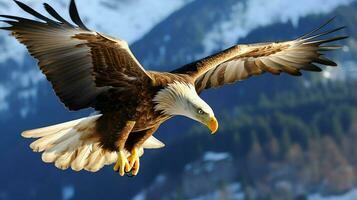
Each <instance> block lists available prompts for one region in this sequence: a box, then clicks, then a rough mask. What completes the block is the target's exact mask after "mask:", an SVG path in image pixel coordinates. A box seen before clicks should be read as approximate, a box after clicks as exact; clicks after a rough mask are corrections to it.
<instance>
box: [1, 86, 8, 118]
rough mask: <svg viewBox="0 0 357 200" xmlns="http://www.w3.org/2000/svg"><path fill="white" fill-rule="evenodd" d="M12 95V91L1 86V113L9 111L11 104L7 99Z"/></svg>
mask: <svg viewBox="0 0 357 200" xmlns="http://www.w3.org/2000/svg"><path fill="white" fill-rule="evenodd" d="M9 94H10V90H9V89H8V88H7V87H6V86H4V85H0V111H1V112H3V111H7V110H8V109H9V103H8V102H7V97H8V96H9Z"/></svg>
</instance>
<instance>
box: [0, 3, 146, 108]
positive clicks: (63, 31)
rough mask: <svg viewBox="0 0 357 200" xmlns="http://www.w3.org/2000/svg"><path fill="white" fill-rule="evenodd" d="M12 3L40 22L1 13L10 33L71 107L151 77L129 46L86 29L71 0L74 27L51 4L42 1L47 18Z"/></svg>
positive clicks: (132, 89)
mask: <svg viewBox="0 0 357 200" xmlns="http://www.w3.org/2000/svg"><path fill="white" fill-rule="evenodd" d="M15 2H16V3H17V4H18V5H19V6H20V7H21V8H22V9H23V10H25V11H26V12H28V13H30V14H31V15H33V16H35V17H36V18H38V19H39V20H41V21H35V20H30V19H25V18H21V17H16V16H9V15H1V17H3V18H6V20H3V21H4V22H6V23H8V24H9V25H11V26H10V27H2V29H5V30H9V31H11V33H12V35H13V36H14V37H16V38H17V39H18V40H19V41H20V42H21V43H23V44H24V45H26V47H27V49H28V51H29V52H30V54H31V55H32V56H33V57H35V58H36V59H37V60H38V61H39V63H38V64H39V66H40V68H41V70H42V72H43V73H44V74H45V75H46V77H47V79H48V80H49V81H50V82H51V84H52V86H53V88H54V90H55V92H56V94H57V96H59V98H60V99H61V101H62V102H63V103H64V104H65V105H66V106H67V107H68V108H69V109H70V110H79V109H83V108H87V107H91V106H94V104H95V101H96V97H97V96H98V95H99V94H101V93H103V92H105V91H107V90H108V89H109V88H111V87H116V88H120V90H121V91H127V92H128V93H127V94H129V95H130V93H134V92H135V89H136V88H137V87H136V86H137V84H143V83H146V82H148V81H150V80H151V78H150V77H149V75H148V74H147V73H146V71H145V70H144V69H143V67H142V66H141V65H140V63H139V62H138V61H137V59H136V58H135V57H134V55H133V54H132V52H131V51H130V49H129V47H128V44H127V43H126V42H125V41H123V40H116V39H113V38H110V37H107V36H104V35H103V34H100V33H97V32H94V31H91V30H89V29H88V28H87V27H86V26H85V25H84V24H83V22H82V20H81V19H80V17H79V14H78V12H77V8H76V5H75V3H74V0H72V1H71V5H70V16H71V19H72V21H73V22H74V23H75V24H76V25H78V27H77V26H74V25H72V24H71V23H69V22H68V21H66V20H65V19H63V18H62V17H61V16H60V15H59V14H58V13H57V12H56V11H55V10H54V9H53V8H52V7H51V6H49V5H48V4H44V5H45V8H46V10H47V11H48V13H49V14H50V15H51V16H52V17H54V18H55V19H56V20H53V19H49V18H47V17H45V16H43V15H41V14H40V13H38V12H36V11H35V10H33V9H32V8H30V7H28V6H27V5H25V4H23V3H21V2H19V1H16V0H15Z"/></svg>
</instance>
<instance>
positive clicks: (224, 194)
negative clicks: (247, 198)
mask: <svg viewBox="0 0 357 200" xmlns="http://www.w3.org/2000/svg"><path fill="white" fill-rule="evenodd" d="M214 199H234V200H244V193H243V192H242V187H241V185H240V184H239V183H232V184H230V185H228V186H227V187H225V188H223V189H220V190H216V191H214V192H212V193H209V194H205V195H202V196H199V197H195V198H192V199H190V200H214Z"/></svg>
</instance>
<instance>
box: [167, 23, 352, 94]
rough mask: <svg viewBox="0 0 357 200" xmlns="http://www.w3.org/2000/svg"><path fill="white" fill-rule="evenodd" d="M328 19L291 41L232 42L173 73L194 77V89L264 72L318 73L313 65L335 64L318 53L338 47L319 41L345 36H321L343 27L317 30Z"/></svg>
mask: <svg viewBox="0 0 357 200" xmlns="http://www.w3.org/2000/svg"><path fill="white" fill-rule="evenodd" d="M331 21H332V19H331V20H328V21H327V22H326V23H324V24H323V25H321V26H320V27H319V28H317V29H314V30H313V31H311V32H310V33H308V34H305V35H303V36H301V37H299V38H297V39H295V40H292V41H286V42H271V43H259V44H251V45H236V46H233V47H231V48H229V49H226V50H224V51H222V52H219V53H217V54H214V55H212V56H209V57H206V58H204V59H201V60H198V61H196V62H193V63H190V64H188V65H186V66H183V67H182V68H179V69H177V70H175V71H173V72H174V73H181V74H189V75H190V76H191V77H193V78H195V80H196V82H195V84H196V90H197V91H198V92H202V90H204V89H208V88H216V87H221V86H223V85H225V84H231V83H234V82H236V81H241V80H245V79H247V78H249V77H251V76H253V75H260V74H263V73H264V72H269V73H272V74H276V75H278V74H280V73H282V72H285V73H288V74H290V75H294V76H300V75H301V72H300V71H301V70H306V71H314V72H319V71H321V68H320V67H318V66H316V64H318V65H325V66H337V64H336V63H335V62H334V61H332V60H330V59H329V58H326V57H325V56H324V55H323V54H322V52H323V51H332V50H337V49H339V48H341V46H336V45H325V46H323V44H326V43H330V42H334V41H338V40H343V39H346V38H347V36H335V37H330V38H321V37H323V36H326V35H329V34H332V33H335V32H337V31H341V30H342V29H344V28H345V27H338V28H334V29H331V30H327V31H324V32H321V33H318V31H320V30H321V29H322V28H323V27H324V26H326V25H327V24H328V23H330V22H331ZM312 34H315V35H312Z"/></svg>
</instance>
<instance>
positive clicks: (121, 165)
mask: <svg viewBox="0 0 357 200" xmlns="http://www.w3.org/2000/svg"><path fill="white" fill-rule="evenodd" d="M134 126H135V121H127V122H126V124H125V126H124V128H123V129H122V130H121V131H120V133H119V135H118V136H119V138H118V140H117V143H116V144H117V147H118V160H117V162H116V164H115V166H114V171H116V172H119V174H120V176H124V174H125V172H129V171H130V170H131V167H130V165H129V162H128V159H127V156H126V154H125V142H126V140H127V139H128V137H129V134H130V132H131V131H132V130H133V128H134Z"/></svg>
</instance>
